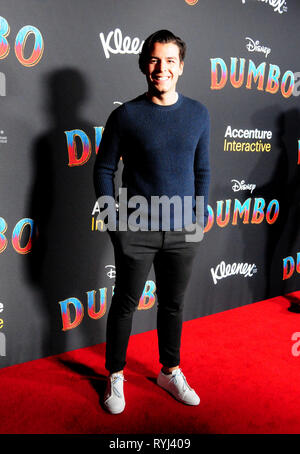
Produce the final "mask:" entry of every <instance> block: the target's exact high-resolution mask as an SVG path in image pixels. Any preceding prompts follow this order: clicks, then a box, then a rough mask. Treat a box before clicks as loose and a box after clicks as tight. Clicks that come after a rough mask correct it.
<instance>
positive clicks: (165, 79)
mask: <svg viewBox="0 0 300 454" xmlns="http://www.w3.org/2000/svg"><path fill="white" fill-rule="evenodd" d="M169 79H171V76H154V77H153V80H155V81H158V82H165V81H167V80H169Z"/></svg>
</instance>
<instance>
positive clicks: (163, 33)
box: [139, 30, 186, 74]
mask: <svg viewBox="0 0 300 454" xmlns="http://www.w3.org/2000/svg"><path fill="white" fill-rule="evenodd" d="M154 43H174V44H176V45H177V46H178V48H179V59H180V61H181V62H182V61H183V60H184V57H185V53H186V44H185V42H184V41H182V39H181V38H179V36H175V35H174V34H173V33H172V32H170V31H169V30H159V31H157V32H155V33H152V35H150V36H149V37H148V38H147V39H146V40H145V42H144V44H143V47H142V51H141V53H140V55H139V68H140V70H141V71H142V73H144V74H145V67H146V64H147V63H148V60H149V55H150V52H151V51H152V49H153V46H154Z"/></svg>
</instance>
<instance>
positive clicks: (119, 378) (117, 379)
mask: <svg viewBox="0 0 300 454" xmlns="http://www.w3.org/2000/svg"><path fill="white" fill-rule="evenodd" d="M120 381H126V380H125V378H124V376H122V375H116V376H114V377H113V379H112V382H111V387H112V391H113V393H114V394H116V395H117V396H118V397H119V398H121V397H122V395H121V393H120V392H119V390H118V388H117V384H118V383H119V382H120Z"/></svg>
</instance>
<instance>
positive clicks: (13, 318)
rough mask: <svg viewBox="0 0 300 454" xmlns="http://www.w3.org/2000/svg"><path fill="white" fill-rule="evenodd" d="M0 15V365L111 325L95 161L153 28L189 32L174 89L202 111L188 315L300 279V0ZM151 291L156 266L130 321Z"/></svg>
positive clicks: (149, 321) (180, 0) (142, 310)
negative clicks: (206, 161) (200, 233)
mask: <svg viewBox="0 0 300 454" xmlns="http://www.w3.org/2000/svg"><path fill="white" fill-rule="evenodd" d="M0 16H1V17H0V103H1V113H0V188H1V190H0V208H1V209H0V367H6V366H9V365H13V364H17V363H21V362H25V361H30V360H33V359H37V358H41V357H45V356H48V355H52V354H57V353H60V352H65V351H70V350H74V349H77V348H81V347H86V346H89V345H94V344H97V343H100V342H104V341H105V328H106V318H107V313H108V309H109V306H110V301H111V296H112V293H113V289H114V280H115V267H114V256H113V249H112V245H111V243H110V239H109V237H108V234H107V233H106V232H101V231H99V229H100V230H101V225H99V222H97V216H98V214H99V207H98V205H97V201H96V197H95V194H94V187H93V166H94V162H95V157H96V155H97V153H98V150H99V145H100V143H101V138H102V133H103V130H104V128H105V124H106V120H107V118H108V116H109V114H110V113H111V112H112V110H113V109H115V108H116V107H117V106H118V105H120V104H122V103H124V102H125V101H127V100H129V99H132V98H134V97H136V96H138V95H139V94H142V93H144V92H145V91H146V89H147V85H146V80H145V76H144V75H143V74H142V73H141V72H140V71H139V68H138V54H139V52H140V50H141V46H142V44H143V41H144V40H145V38H146V37H147V36H149V35H150V34H151V33H153V32H154V31H157V30H159V29H169V30H171V31H172V32H173V33H174V34H175V35H178V36H180V37H181V38H182V39H183V40H184V41H185V42H186V43H187V56H186V60H185V67H184V73H183V75H182V77H181V78H180V80H179V84H178V91H180V92H181V93H183V94H184V95H186V96H189V97H191V98H194V99H196V100H198V101H201V102H202V103H203V104H205V105H206V106H207V108H208V110H209V112H210V116H211V147H210V161H211V187H210V195H209V219H208V222H207V225H206V227H205V236H204V239H203V241H202V244H201V246H200V251H199V255H198V257H197V259H196V262H195V266H194V269H193V273H192V275H191V283H190V286H189V289H188V293H187V298H186V307H185V313H184V317H185V320H190V319H194V318H198V317H203V316H205V315H210V314H214V313H218V312H221V311H226V310H228V309H232V308H236V307H239V306H243V305H247V304H252V303H255V302H257V301H260V300H262V299H266V298H270V297H273V296H277V295H282V294H287V293H290V292H293V291H295V290H298V289H299V288H300V277H299V273H300V252H298V251H299V248H298V242H299V240H300V238H299V233H298V230H299V229H298V223H299V221H300V211H299V209H300V207H299V193H300V186H299V182H300V179H299V177H300V174H299V170H300V130H299V129H300V107H299V100H300V98H299V95H300V54H299V51H298V36H299V33H298V30H299V20H300V3H299V1H297V0H227V1H226V2H225V1H224V0H151V2H150V1H147V0H110V1H105V0H97V1H96V0H85V1H84V2H82V1H80V0H72V2H70V1H69V0H59V1H58V0H26V1H20V0H2V1H1V8H0ZM121 172H122V161H120V165H119V169H118V174H117V177H116V186H118V184H120V175H121ZM156 305H157V300H156V293H155V275H154V273H153V270H151V272H150V274H149V278H148V280H147V282H146V285H145V289H144V293H143V295H142V297H141V300H140V303H139V308H138V310H137V312H136V314H135V318H134V325H133V333H138V332H143V331H147V330H151V329H154V328H155V327H156ZM295 316H297V314H295ZM214 334H215V333H214ZM232 334H233V336H234V332H233V333H232ZM199 348H201V340H199ZM145 351H146V346H145ZM99 360H100V359H99Z"/></svg>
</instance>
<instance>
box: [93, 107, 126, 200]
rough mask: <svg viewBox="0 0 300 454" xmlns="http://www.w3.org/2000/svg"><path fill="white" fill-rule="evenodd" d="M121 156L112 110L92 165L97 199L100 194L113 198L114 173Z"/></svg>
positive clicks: (116, 124) (115, 117)
mask: <svg viewBox="0 0 300 454" xmlns="http://www.w3.org/2000/svg"><path fill="white" fill-rule="evenodd" d="M120 157H121V144H120V136H119V132H118V123H117V115H116V111H113V112H112V113H111V114H110V116H109V118H108V120H107V123H106V125H105V128H104V131H103V135H102V139H101V142H100V146H99V150H98V154H97V157H96V161H95V166H94V188H95V192H96V197H97V199H98V198H99V197H100V196H111V197H114V198H115V189H114V175H115V172H116V171H117V168H118V163H119V160H120Z"/></svg>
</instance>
